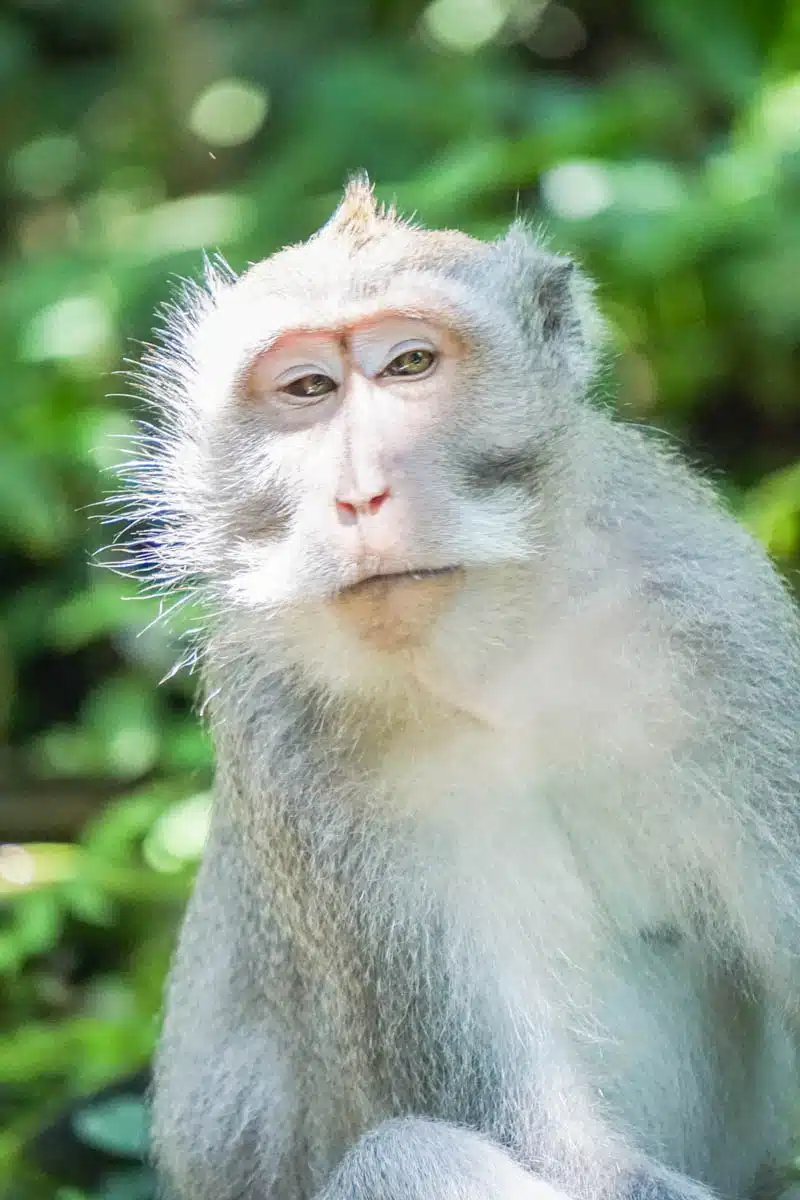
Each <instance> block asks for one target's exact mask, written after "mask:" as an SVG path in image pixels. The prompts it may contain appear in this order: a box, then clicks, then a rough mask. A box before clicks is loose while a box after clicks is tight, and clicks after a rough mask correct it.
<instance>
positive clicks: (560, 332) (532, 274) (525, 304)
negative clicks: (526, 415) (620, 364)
mask: <svg viewBox="0 0 800 1200" xmlns="http://www.w3.org/2000/svg"><path fill="white" fill-rule="evenodd" d="M495 248H496V250H497V252H498V253H499V255H500V261H501V263H502V264H503V276H504V279H505V281H506V283H505V286H506V289H507V293H508V294H509V295H510V296H511V298H512V300H513V302H514V306H515V308H516V309H517V311H518V313H519V317H520V323H521V325H522V328H523V330H525V332H526V333H527V334H528V336H529V337H530V339H531V343H532V345H533V346H534V347H535V348H536V349H537V351H538V352H539V353H543V354H544V356H545V357H546V359H547V360H549V361H550V362H551V363H552V364H553V365H554V366H555V367H556V369H557V370H558V371H559V372H561V373H562V375H563V377H564V378H571V379H572V380H573V383H574V385H575V387H576V388H577V389H578V390H581V389H583V388H585V387H586V386H587V385H588V383H589V381H590V379H591V377H592V375H593V374H594V371H595V369H596V366H597V363H598V360H599V356H600V353H601V350H602V346H603V343H604V341H605V328H604V325H603V321H602V318H601V317H600V315H599V313H598V311H597V307H596V305H595V303H594V298H593V295H592V284H591V282H590V280H589V279H588V278H587V277H586V276H585V275H584V274H583V272H582V271H581V270H580V268H579V267H578V266H576V264H575V263H573V262H572V261H571V259H569V258H566V257H565V256H563V255H559V254H553V253H552V252H551V251H550V250H548V249H547V248H546V246H545V245H544V242H543V238H542V237H541V236H539V235H537V234H536V233H534V232H533V231H532V230H531V229H530V227H529V226H528V225H527V223H526V222H524V221H522V220H517V221H515V222H514V224H513V225H512V226H511V228H510V229H509V231H508V233H507V234H506V235H505V236H504V237H502V238H501V239H500V240H499V241H498V242H496V243H495Z"/></svg>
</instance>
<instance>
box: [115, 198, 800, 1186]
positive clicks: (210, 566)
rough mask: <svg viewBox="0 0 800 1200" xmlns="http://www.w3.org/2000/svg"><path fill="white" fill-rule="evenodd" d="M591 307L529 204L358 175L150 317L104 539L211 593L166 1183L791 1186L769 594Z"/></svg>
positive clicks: (155, 581)
mask: <svg viewBox="0 0 800 1200" xmlns="http://www.w3.org/2000/svg"><path fill="white" fill-rule="evenodd" d="M608 344H609V337H608V334H607V332H606V326H605V323H604V321H603V318H602V316H601V315H600V305H599V304H598V302H597V301H596V299H595V290H594V286H593V284H592V282H591V281H590V280H589V278H588V276H587V274H586V273H585V272H584V271H583V270H582V269H581V268H580V267H579V266H578V265H577V264H576V263H575V262H574V261H573V260H572V259H571V258H570V257H567V256H566V255H563V254H559V253H556V252H554V251H553V250H552V249H550V248H549V247H548V245H547V243H546V241H545V240H544V239H543V237H542V236H541V235H540V234H539V233H538V232H536V231H533V230H532V229H531V227H530V225H529V224H528V223H526V222H525V221H523V220H520V219H517V220H516V221H515V222H514V223H513V224H511V226H510V227H509V229H508V230H507V232H506V233H504V234H503V235H502V236H500V237H498V238H496V239H495V240H492V241H480V240H477V239H475V238H473V237H471V236H469V235H467V234H465V233H461V232H459V231H457V230H443V231H442V230H439V231H437V230H429V229H426V228H424V227H422V226H421V225H420V224H419V223H416V222H414V221H410V220H407V219H405V218H404V217H403V216H402V215H400V214H399V213H398V212H397V211H396V210H395V208H394V207H388V208H387V207H383V206H380V205H378V203H377V201H376V200H375V197H374V194H373V189H372V185H371V184H370V182H369V180H368V179H367V177H366V176H358V177H356V178H354V179H353V180H351V182H350V183H349V185H348V186H347V188H346V190H345V192H344V195H343V198H342V199H341V200H340V202H339V204H338V207H337V208H336V209H335V211H334V213H333V215H332V216H331V217H330V218H329V220H328V221H327V222H326V223H325V224H324V225H323V226H322V227H321V228H320V229H319V230H318V231H317V232H316V233H314V234H313V235H312V236H311V237H310V238H309V239H308V240H307V241H305V242H303V243H300V244H297V245H292V246H288V247H284V248H283V249H281V250H279V251H278V252H276V253H275V254H274V255H272V256H271V257H269V258H267V259H265V260H264V261H262V262H259V263H256V264H252V265H250V266H249V267H248V268H247V269H246V270H245V271H244V272H243V273H242V274H241V275H236V274H234V273H233V272H232V271H231V270H230V269H229V268H227V266H226V265H225V264H224V263H223V262H221V261H220V262H216V261H207V263H206V270H205V275H204V277H203V280H202V282H201V283H199V284H195V285H192V286H189V288H188V290H187V292H186V294H185V295H183V296H182V298H181V299H180V300H179V301H178V302H177V303H176V304H175V305H174V306H173V308H172V309H171V310H170V311H169V312H168V315H167V320H166V325H165V328H164V330H163V331H162V334H161V336H160V337H157V338H156V340H155V342H154V344H153V346H152V347H151V349H150V350H149V351H148V352H147V353H146V354H145V356H144V359H143V361H142V363H141V366H140V368H139V369H140V371H141V386H142V391H143V393H144V394H145V396H146V398H147V399H148V401H149V403H150V404H151V405H152V406H153V408H154V410H155V411H156V414H157V418H156V420H155V423H154V424H152V425H148V426H146V427H145V428H144V430H143V431H142V433H141V436H140V440H139V443H138V444H137V448H136V451H135V452H134V454H133V460H132V462H131V463H130V464H129V466H128V468H127V469H126V470H124V471H123V474H124V477H125V479H126V485H125V487H126V490H125V492H124V499H125V504H123V509H124V511H125V513H126V522H127V526H128V528H127V532H126V534H125V535H124V536H123V537H122V539H121V545H123V546H124V547H125V550H124V553H125V554H127V555H128V557H129V561H130V563H131V564H132V566H133V568H134V569H135V570H137V571H138V572H139V573H140V574H141V575H144V576H145V577H146V578H147V579H148V580H149V582H150V585H151V586H152V587H154V588H155V589H156V590H160V591H161V592H162V593H163V594H164V595H173V594H177V593H179V592H180V594H182V595H183V594H185V595H188V596H191V597H194V598H195V600H196V601H197V603H198V604H199V605H200V610H201V613H202V619H201V621H200V629H199V633H198V634H197V641H196V644H195V648H194V651H193V653H194V654H195V656H196V659H197V663H198V667H199V671H200V674H201V678H202V691H203V704H204V706H205V712H206V715H207V719H208V722H209V725H210V728H211V731H212V735H213V739H214V746H215V761H216V767H215V769H216V780H215V800H214V806H213V815H212V819H211V826H210V831H209V834H208V840H207V844H206V848H205V853H204V857H203V861H202V864H201V866H200V868H199V871H198V875H197V878H196V882H195V885H194V890H193V893H192V897H191V900H190V902H189V905H188V909H187V913H186V915H185V919H184V923H183V925H182V929H181V932H180V935H179V937H178V943H177V949H176V952H175V957H174V962H173V965H172V968H171V972H170V977H169V982H168V985H167V992H166V1000H165V1009H164V1014H163V1025H162V1029H161V1033H160V1040H159V1047H158V1052H157V1056H156V1062H155V1068H154V1080H155V1082H154V1089H153V1096H152V1122H153V1144H154V1155H155V1159H156V1163H157V1167H158V1170H159V1172H160V1176H161V1178H162V1179H163V1181H164V1187H165V1189H166V1190H165V1194H166V1195H168V1196H171V1197H176V1198H178V1200H234V1197H235V1198H236V1200H345V1198H365V1200H370V1198H372V1200H711V1197H713V1196H717V1197H727V1198H731V1200H733V1198H737V1200H738V1198H745V1197H748V1198H753V1200H756V1198H759V1200H760V1198H765V1197H769V1196H773V1195H777V1194H778V1192H779V1191H780V1189H781V1187H782V1186H783V1184H784V1182H785V1180H784V1176H783V1173H782V1172H783V1165H784V1164H785V1163H786V1162H787V1161H788V1158H789V1154H790V1145H791V1140H792V1135H793V1133H794V1132H795V1130H794V1129H793V1123H792V1108H793V1105H792V1101H793V1098H794V1096H795V1094H796V1086H797V1017H798V1013H797V990H798V988H797V985H798V964H799V963H800V959H799V958H798V954H799V952H800V939H799V937H798V934H799V933H800V930H799V928H798V918H799V917H800V825H799V824H798V814H797V801H798V796H799V795H800V772H799V771H798V738H797V718H798V711H800V630H799V623H798V615H797V609H796V606H795V603H794V601H793V599H792V597H791V594H790V591H789V589H788V586H787V585H786V584H785V583H784V582H783V581H782V579H781V577H780V575H779V573H778V571H777V569H776V568H775V567H774V566H773V565H772V564H771V562H770V561H769V559H768V556H767V555H766V553H765V552H764V551H763V550H762V549H761V548H760V547H759V545H758V544H757V543H756V540H755V539H754V538H753V537H752V536H751V535H750V534H749V533H748V532H747V531H746V530H745V529H744V527H743V526H742V525H740V524H739V523H738V522H737V521H736V519H735V518H734V517H733V516H732V515H731V514H730V513H729V511H728V510H727V508H726V506H725V505H724V504H723V502H722V501H721V500H720V498H719V496H718V494H717V489H716V488H715V487H714V486H712V484H711V483H709V481H708V480H707V479H706V478H705V477H704V476H703V473H702V472H699V471H697V470H696V469H695V467H694V466H691V465H689V464H688V463H687V462H686V461H685V458H684V456H682V455H681V454H680V453H679V452H677V451H676V450H674V449H672V448H670V447H668V446H666V445H665V444H664V439H661V438H659V437H657V436H655V435H654V434H653V433H648V432H645V431H644V430H642V429H641V428H639V427H637V426H634V425H633V424H632V423H630V422H626V421H625V420H624V419H622V418H621V417H620V416H619V415H618V414H616V413H615V412H613V411H612V410H613V406H612V405H609V404H608V403H606V402H605V401H604V400H603V398H602V396H600V394H599V382H600V380H601V379H602V378H604V374H603V372H604V366H605V364H606V363H607V362H608V357H609V351H608ZM180 589H183V591H182V592H181V591H180Z"/></svg>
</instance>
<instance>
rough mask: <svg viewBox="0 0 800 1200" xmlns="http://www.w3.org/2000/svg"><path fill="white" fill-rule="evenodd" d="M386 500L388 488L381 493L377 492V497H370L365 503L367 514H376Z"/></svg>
mask: <svg viewBox="0 0 800 1200" xmlns="http://www.w3.org/2000/svg"><path fill="white" fill-rule="evenodd" d="M388 499H389V489H388V488H384V489H383V491H382V492H379V493H378V495H377V496H372V497H370V499H369V500H368V501H367V508H368V510H369V512H371V513H376V512H377V511H378V509H379V508H380V507H381V505H382V504H383V502H384V500H388Z"/></svg>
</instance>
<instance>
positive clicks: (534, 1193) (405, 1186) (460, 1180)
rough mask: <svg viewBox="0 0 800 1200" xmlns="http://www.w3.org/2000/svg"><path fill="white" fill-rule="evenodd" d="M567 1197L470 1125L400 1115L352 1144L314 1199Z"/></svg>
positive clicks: (547, 1199) (532, 1199) (538, 1199)
mask: <svg viewBox="0 0 800 1200" xmlns="http://www.w3.org/2000/svg"><path fill="white" fill-rule="evenodd" d="M356 1196H357V1197H358V1198H359V1200H567V1198H566V1196H565V1195H564V1193H563V1192H560V1191H559V1190H558V1189H557V1188H555V1187H553V1186H552V1185H551V1184H549V1183H546V1182H545V1181H544V1180H542V1179H538V1178H536V1177H535V1176H534V1175H531V1174H529V1172H527V1171H525V1170H524V1169H523V1168H522V1167H520V1166H519V1165H518V1164H517V1163H516V1162H514V1160H513V1159H512V1158H511V1157H510V1156H509V1155H508V1154H507V1153H506V1152H505V1151H504V1150H503V1149H502V1148H501V1147H500V1146H498V1145H496V1144H495V1143H494V1142H492V1141H491V1140H490V1139H489V1138H487V1137H485V1136H483V1135H482V1134H479V1133H474V1132H473V1131H472V1130H468V1129H462V1128H459V1127H458V1126H456V1125H449V1124H446V1123H445V1122H443V1121H431V1120H426V1119H425V1118H422V1117H403V1118H399V1119H395V1120H390V1121H385V1122H384V1123H383V1124H382V1125H379V1126H378V1127H377V1128H376V1129H373V1130H371V1131H370V1132H369V1133H366V1134H365V1135H364V1136H363V1137H362V1138H361V1139H360V1141H358V1142H356V1144H355V1145H354V1146H353V1147H351V1149H350V1150H349V1151H348V1152H347V1154H346V1155H345V1157H344V1159H343V1160H342V1162H341V1163H340V1164H339V1166H338V1167H337V1168H336V1170H335V1171H334V1173H333V1175H332V1176H331V1178H330V1179H329V1180H328V1183H327V1184H326V1186H325V1187H324V1188H323V1189H322V1191H321V1192H320V1193H319V1195H318V1197H317V1200H353V1198H354V1197H356Z"/></svg>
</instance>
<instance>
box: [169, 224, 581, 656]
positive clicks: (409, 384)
mask: <svg viewBox="0 0 800 1200" xmlns="http://www.w3.org/2000/svg"><path fill="white" fill-rule="evenodd" d="M372 211H373V215H372V217H370V218H366V217H365V220H367V223H368V225H369V224H370V222H372V224H371V225H370V230H371V232H370V233H369V235H368V236H367V235H364V236H360V237H359V238H356V239H354V237H353V235H352V230H350V232H349V233H347V234H346V233H345V232H343V231H339V232H338V233H337V231H336V230H335V228H334V229H333V230H332V231H323V233H322V234H321V235H319V236H318V237H317V238H315V239H312V240H311V241H310V242H309V243H306V244H305V245H303V246H300V247H293V248H290V249H288V250H285V251H282V252H281V253H280V254H278V255H276V256H275V257H274V258H273V259H270V260H267V261H266V262H265V263H262V264H260V265H258V266H257V267H255V268H253V269H252V270H251V271H250V272H248V273H247V274H246V275H245V276H244V277H243V278H242V279H241V280H239V281H237V282H234V283H232V284H227V283H225V284H223V283H222V281H214V280H212V288H211V291H210V293H209V296H208V297H207V298H205V299H204V300H203V302H202V305H201V311H198V312H197V313H191V314H190V315H189V316H190V320H189V323H188V325H189V327H188V331H182V337H181V345H180V359H179V362H178V368H179V374H180V375H181V378H180V379H179V380H178V384H179V385H180V386H179V388H178V389H176V390H177V391H179V392H181V396H179V398H178V401H177V402H176V403H175V404H174V406H173V407H174V408H175V410H176V413H177V416H178V418H179V425H180V435H179V436H178V437H176V439H175V443H174V445H171V444H170V443H169V442H168V440H165V451H164V452H162V457H161V458H160V460H159V461H158V462H157V463H156V466H157V468H158V472H159V476H158V479H157V481H156V482H157V486H158V487H160V489H161V496H163V495H164V494H166V495H167V496H168V498H169V500H170V503H169V504H168V505H167V506H166V507H167V509H168V515H169V516H171V517H173V519H174V517H175V516H176V515H177V516H178V518H179V520H180V522H181V524H180V527H179V528H178V527H176V528H175V529H174V530H171V531H170V533H169V535H168V536H165V538H164V545H165V548H166V555H165V558H166V557H167V556H168V555H169V554H170V553H171V554H172V559H173V562H174V561H175V559H176V558H177V557H178V556H179V555H182V556H183V559H184V560H191V562H192V566H193V568H194V572H195V574H196V575H200V576H201V577H202V578H203V579H204V580H205V581H206V582H208V583H210V585H211V586H210V590H211V591H212V594H213V596H214V598H215V600H216V602H217V606H218V609H219V611H220V613H221V615H222V618H223V619H224V618H225V616H226V614H227V613H230V612H236V613H238V614H239V628H247V629H248V630H249V635H248V636H252V637H254V638H257V637H259V636H261V633H262V631H263V635H264V637H265V638H266V639H269V638H273V644H274V639H275V638H278V639H279V640H280V642H281V644H282V645H283V646H284V647H286V646H291V647H292V652H293V653H297V654H298V655H299V656H300V657H301V658H304V659H305V660H307V661H309V662H311V663H312V664H314V665H316V666H318V667H320V668H322V669H323V670H324V671H325V672H326V674H327V673H330V674H331V675H333V676H335V677H336V678H337V679H341V678H342V677H343V676H352V674H353V673H354V672H355V673H356V674H358V673H363V672H364V671H366V672H369V671H371V670H373V669H378V670H380V669H382V668H381V667H380V666H378V667H377V668H376V664H381V663H382V664H383V665H385V664H386V663H387V661H388V660H390V659H395V660H398V659H403V658H405V659H408V658H409V656H416V658H417V660H418V659H419V657H420V655H425V654H428V655H429V656H432V657H431V661H436V660H437V659H438V660H439V661H441V660H442V659H443V658H445V659H446V658H447V657H448V656H449V657H451V658H452V657H453V656H455V657H458V656H459V655H462V656H463V653H464V649H465V647H466V646H467V645H468V644H472V645H474V644H475V642H476V639H477V641H483V642H485V643H486V644H487V645H491V644H492V643H493V642H494V643H496V641H497V639H498V638H500V639H502V637H503V632H504V625H507V623H508V622H509V621H513V619H514V616H513V614H514V598H515V595H516V594H517V593H519V592H524V591H525V589H528V588H529V587H530V577H531V567H532V564H535V561H536V558H537V555H538V554H540V552H541V550H542V546H543V542H544V539H545V535H544V529H545V526H546V524H547V514H548V513H549V512H552V510H553V508H554V502H555V489H554V488H553V487H552V486H550V484H549V483H548V479H549V477H550V475H551V474H552V471H551V467H552V462H553V453H554V447H556V446H557V443H558V438H559V430H560V429H561V427H562V425H563V409H564V405H565V404H567V403H569V404H573V405H574V402H575V392H576V391H578V390H580V385H579V383H578V384H577V385H576V380H578V376H579V374H580V372H579V371H578V370H577V368H575V369H572V370H571V373H570V370H569V369H565V363H566V360H567V358H568V357H569V355H568V354H567V353H566V351H565V347H566V346H567V343H568V341H569V339H570V338H573V340H574V336H573V335H574V330H575V328H576V322H575V319H574V314H573V313H572V311H571V305H572V297H571V294H570V290H569V289H570V287H571V286H572V284H571V283H570V282H568V280H569V279H571V278H572V277H571V275H570V272H569V271H565V264H564V263H563V261H562V260H558V259H554V258H553V257H552V256H549V255H546V254H544V252H543V251H541V250H540V249H539V248H538V247H537V246H536V245H535V243H533V242H532V241H531V239H530V238H529V237H527V235H525V236H522V235H520V234H519V233H517V234H516V235H513V236H512V235H509V237H508V238H506V239H504V240H503V241H502V242H500V243H497V244H494V245H492V246H487V245H484V244H482V243H479V242H474V241H472V240H471V239H469V238H466V237H464V236H463V235H460V234H450V233H439V234H436V233H427V232H423V231H418V230H412V229H409V228H407V227H405V226H403V225H401V224H400V223H399V222H395V221H392V220H391V219H389V218H385V217H377V216H375V214H374V208H373V210H372ZM362 233H363V231H362ZM525 255H527V256H528V258H529V259H530V261H529V262H527V261H526V260H525ZM526 272H527V273H528V275H529V276H530V279H529V280H528V282H527V284H526V282H525V279H526ZM526 287H527V289H528V290H527V291H525V288H526ZM548 288H549V291H548ZM520 289H522V290H523V292H524V303H522V304H521V303H520V294H519V293H520ZM559 339H560V340H559ZM562 343H563V344H562ZM168 365H169V366H170V367H171V368H172V369H173V371H174V370H175V362H174V360H171V361H170V362H169V363H168ZM183 395H185V396H186V397H187V398H188V402H185V401H184V400H183V399H182V398H181V397H182V396H183ZM179 489H181V491H182V495H181V500H180V503H179V502H178V501H177V499H176V496H177V493H178V491H179ZM154 490H155V488H154ZM176 526H177V522H176ZM170 565H171V564H170ZM182 569H183V570H184V574H186V573H188V572H186V571H185V568H182ZM248 615H249V617H250V618H252V619H249V620H248V619H247V617H248Z"/></svg>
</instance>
